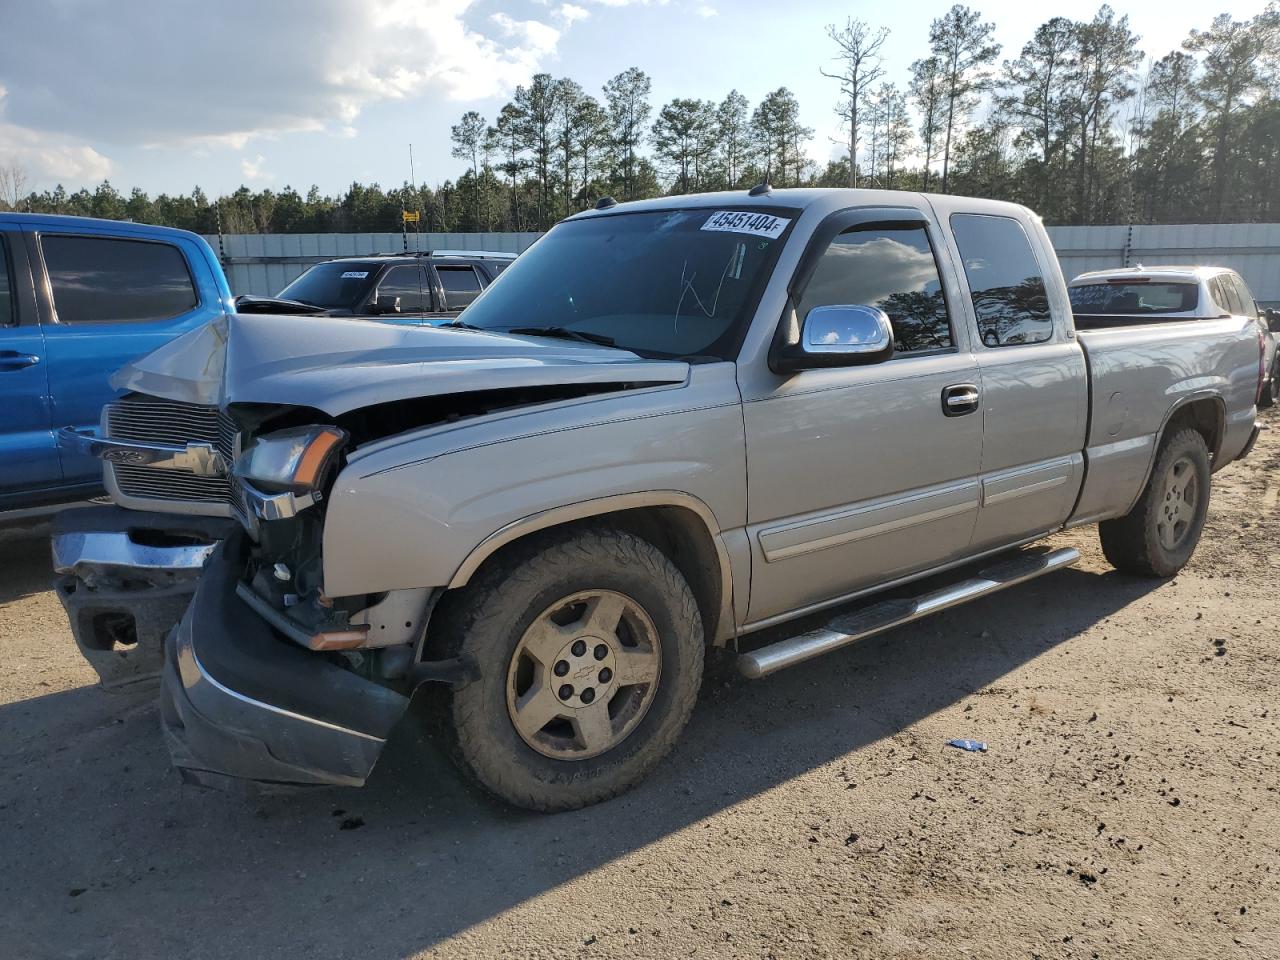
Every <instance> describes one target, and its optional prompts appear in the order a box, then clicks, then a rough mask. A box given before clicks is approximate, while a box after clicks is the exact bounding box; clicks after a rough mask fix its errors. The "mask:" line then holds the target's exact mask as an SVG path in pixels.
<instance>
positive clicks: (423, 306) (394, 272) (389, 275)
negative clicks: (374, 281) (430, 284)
mask: <svg viewBox="0 0 1280 960" xmlns="http://www.w3.org/2000/svg"><path fill="white" fill-rule="evenodd" d="M378 296H379V297H380V298H382V297H399V298H400V312H401V313H426V312H427V311H428V310H430V309H431V293H430V291H429V290H428V289H427V279H426V277H425V276H423V273H422V271H421V270H420V269H419V268H418V265H417V264H412V265H410V266H401V267H392V268H391V269H390V270H388V271H387V272H386V273H384V274H383V275H382V279H381V280H379V281H378Z"/></svg>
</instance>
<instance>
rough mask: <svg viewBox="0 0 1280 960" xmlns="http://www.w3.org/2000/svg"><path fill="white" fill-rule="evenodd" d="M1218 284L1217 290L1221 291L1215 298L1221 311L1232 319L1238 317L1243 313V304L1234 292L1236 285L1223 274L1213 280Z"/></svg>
mask: <svg viewBox="0 0 1280 960" xmlns="http://www.w3.org/2000/svg"><path fill="white" fill-rule="evenodd" d="M1214 280H1215V282H1216V283H1217V284H1218V289H1219V290H1221V291H1222V293H1221V295H1220V296H1219V297H1218V298H1217V300H1218V303H1219V304H1220V305H1221V307H1222V309H1224V310H1226V311H1227V313H1229V314H1231V315H1232V316H1233V317H1238V316H1240V315H1241V314H1243V313H1244V304H1243V303H1241V302H1240V294H1239V293H1237V292H1236V285H1235V284H1234V283H1232V282H1231V277H1229V276H1227V275H1226V274H1225V273H1224V274H1221V275H1220V276H1217V277H1215V278H1214Z"/></svg>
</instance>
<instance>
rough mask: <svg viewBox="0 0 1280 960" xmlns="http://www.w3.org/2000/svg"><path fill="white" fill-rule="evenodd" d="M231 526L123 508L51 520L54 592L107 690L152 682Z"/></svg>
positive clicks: (225, 522) (74, 513)
mask: <svg viewBox="0 0 1280 960" xmlns="http://www.w3.org/2000/svg"><path fill="white" fill-rule="evenodd" d="M234 528H235V524H234V523H233V522H232V521H229V520H223V519H219V518H216V517H180V516H174V515H172V514H160V513H155V514H152V513H140V512H138V511H134V510H125V509H123V508H121V507H115V506H102V507H85V508H82V509H77V510H64V511H63V512H62V513H60V514H58V515H57V517H55V518H54V524H53V536H52V541H51V544H52V547H53V566H54V570H55V571H56V572H57V574H58V576H57V577H56V578H55V580H54V589H55V591H56V592H57V594H58V599H59V600H61V601H62V605H63V607H64V608H65V609H66V611H67V618H68V619H69V620H70V621H71V633H72V635H73V636H74V637H75V641H76V646H78V647H79V648H80V652H81V654H83V655H84V658H85V659H86V660H88V661H89V663H90V665H91V666H92V667H93V668H94V670H96V671H97V672H98V677H99V678H100V680H101V683H102V686H103V687H104V688H107V689H120V688H125V687H131V686H134V685H135V684H138V683H140V682H143V681H146V680H152V679H155V678H156V677H157V676H159V674H160V668H161V666H162V664H163V663H164V638H165V636H166V635H167V634H168V633H169V631H170V630H172V629H173V626H174V624H176V623H177V622H178V620H179V618H181V616H182V613H183V611H184V610H186V608H187V605H188V604H189V603H190V602H191V596H192V594H193V593H194V592H195V588H196V581H197V579H198V578H199V576H200V571H201V570H202V569H203V567H204V564H205V562H206V561H207V560H208V559H209V557H210V555H211V554H212V553H213V550H214V548H215V547H216V546H217V544H218V543H220V542H221V541H222V539H223V538H225V537H226V536H227V535H228V534H229V533H231V532H232V530H233V529H234Z"/></svg>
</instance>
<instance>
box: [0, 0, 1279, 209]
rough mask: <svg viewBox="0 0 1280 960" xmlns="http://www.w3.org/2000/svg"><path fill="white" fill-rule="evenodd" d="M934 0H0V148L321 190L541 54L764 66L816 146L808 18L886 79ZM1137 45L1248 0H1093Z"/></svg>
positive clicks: (528, 71)
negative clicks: (845, 40) (1207, 1)
mask: <svg viewBox="0 0 1280 960" xmlns="http://www.w3.org/2000/svg"><path fill="white" fill-rule="evenodd" d="M950 5H951V4H950V0H930V2H905V3H866V2H855V3H833V2H826V0H788V2H785V3H779V2H776V0H774V2H764V0H737V2H734V3H729V2H727V0H360V2H351V0H274V2H265V0H221V2H215V3H208V2H204V3H197V2H192V0H168V2H158V0H39V2H34V0H0V20H2V22H3V23H4V25H5V28H4V29H3V30H0V164H17V165H19V166H21V167H22V168H23V169H24V170H25V171H26V173H27V176H28V179H29V183H30V185H31V186H32V187H33V188H36V189H44V188H46V187H51V186H52V185H53V184H54V183H56V182H59V181H61V182H62V183H64V184H66V185H67V186H68V187H70V188H76V187H79V186H83V185H86V184H93V183H96V182H97V181H99V180H101V179H102V178H103V177H110V179H111V181H112V182H113V183H114V184H115V185H116V186H117V187H118V188H121V189H124V190H127V189H128V188H130V187H133V186H140V187H143V188H144V189H146V190H148V191H149V192H152V193H156V192H159V191H169V192H186V191H188V190H190V189H191V187H192V186H193V185H195V184H199V185H201V186H202V187H204V188H205V189H206V190H207V191H209V192H211V193H216V192H221V191H226V190H231V189H234V188H235V187H237V186H239V185H240V184H241V183H244V184H246V185H248V186H250V187H252V188H255V189H257V188H261V187H272V188H274V189H278V188H280V187H282V186H284V185H285V184H291V185H293V186H295V187H297V188H298V189H299V190H303V191H305V190H306V188H307V187H309V186H310V185H311V184H313V183H314V184H317V185H318V186H319V187H320V188H321V190H322V191H325V192H329V193H336V192H340V191H341V190H342V189H343V188H344V187H345V185H346V184H347V183H349V182H350V181H352V180H360V181H364V182H372V181H377V182H379V183H381V184H383V185H384V186H390V185H395V184H398V183H400V182H401V181H402V180H404V179H407V178H408V174H409V169H408V167H409V164H408V144H409V143H410V142H412V143H413V145H414V155H415V161H416V173H417V179H418V181H419V182H420V183H421V182H424V181H425V182H428V183H435V182H438V181H440V180H443V179H445V178H449V177H453V176H456V175H457V174H458V173H459V172H461V170H462V168H463V165H462V164H461V162H459V161H457V160H454V159H452V158H451V157H450V156H449V146H450V145H449V126H450V125H451V124H452V123H454V122H456V121H457V118H458V117H459V116H460V115H461V114H462V113H463V112H464V111H466V110H478V111H480V113H481V114H483V115H484V116H486V117H487V118H489V119H490V120H492V119H493V117H494V116H495V115H496V113H497V111H498V110H499V109H500V108H501V106H502V104H503V103H504V102H506V100H507V99H508V98H509V97H510V95H511V92H512V91H513V90H514V87H515V85H516V84H518V83H521V82H524V81H526V80H527V79H528V77H529V76H531V75H532V74H533V73H536V72H539V71H546V72H549V73H552V74H554V75H556V76H570V77H572V78H573V79H575V80H577V81H578V82H579V83H581V84H582V85H583V87H585V88H586V89H587V90H588V91H589V92H592V93H595V94H597V95H599V93H600V86H601V85H602V84H603V83H604V81H605V80H607V79H608V78H609V77H611V76H612V75H614V74H616V73H617V72H619V71H620V70H622V69H624V68H626V67H629V66H638V67H640V68H641V69H643V70H645V71H646V72H648V73H649V74H650V76H651V77H652V78H653V102H654V105H655V108H656V107H657V106H658V105H660V104H661V103H662V102H664V101H666V100H668V99H670V98H672V97H676V96H694V97H703V98H708V99H714V100H719V99H720V98H721V97H723V96H724V94H725V93H727V92H728V91H729V90H730V89H732V88H735V87H736V88H737V89H738V90H740V91H741V92H742V93H743V94H745V95H746V96H747V97H748V99H749V100H750V101H751V102H752V104H753V106H754V104H755V103H756V102H757V101H758V100H759V99H760V98H761V96H763V95H764V94H765V93H767V92H769V91H770V90H773V89H775V88H777V87H779V86H784V85H785V86H787V87H790V88H791V89H792V90H793V91H794V92H795V93H796V95H797V96H798V98H799V100H800V103H801V108H802V116H803V120H804V122H805V123H806V124H808V125H809V126H812V127H814V128H815V129H816V130H817V136H816V137H815V138H814V141H813V144H812V145H811V150H810V152H811V154H812V155H813V156H814V158H815V159H818V160H825V159H827V158H828V157H829V156H832V155H835V154H836V153H838V149H837V148H835V147H833V146H832V144H831V142H830V139H829V138H830V137H831V136H834V135H836V134H837V130H836V125H837V121H836V119H835V117H834V115H833V113H832V107H833V105H834V103H835V100H836V89H835V84H834V82H833V81H831V80H827V79H824V78H823V77H822V76H821V75H820V73H819V67H820V66H822V65H824V64H825V63H827V62H828V61H829V58H830V56H831V53H832V44H831V43H830V41H829V40H828V39H827V37H826V36H825V33H824V27H825V25H826V24H828V23H833V22H838V23H843V21H844V19H845V18H846V17H847V16H854V17H858V18H861V19H864V20H867V21H868V22H870V23H872V24H874V25H882V26H885V27H887V28H889V30H890V36H889V41H888V43H887V44H886V46H885V67H886V70H887V76H886V79H888V80H892V81H895V82H897V83H898V84H899V85H900V86H905V84H906V80H907V72H908V67H909V65H910V63H911V61H912V60H915V59H917V58H919V57H921V56H923V55H924V54H925V52H926V47H927V39H928V28H929V22H930V20H932V19H933V18H934V17H936V16H939V15H940V14H941V13H942V12H944V11H945V10H946V9H947V8H948V7H949V6H950ZM970 5H971V6H974V7H976V8H977V9H978V10H980V11H981V12H982V14H983V16H984V18H985V19H987V20H990V21H993V22H994V23H995V24H996V36H997V39H998V40H999V41H1000V42H1001V43H1002V44H1003V45H1004V51H1003V53H1002V59H1003V58H1005V57H1012V56H1016V55H1017V52H1018V50H1019V49H1020V48H1021V46H1022V44H1023V43H1024V42H1026V40H1027V39H1028V38H1029V37H1030V35H1031V32H1032V31H1033V30H1034V29H1035V27H1036V25H1037V24H1039V23H1041V22H1043V21H1044V20H1046V19H1048V18H1049V17H1051V16H1054V15H1064V16H1072V17H1077V18H1086V17H1089V16H1091V15H1092V13H1093V12H1094V11H1095V10H1096V9H1097V7H1096V6H1092V5H1083V4H1081V5H1076V4H1071V5H1068V4H1062V5H1060V6H1045V5H1037V4H1031V3H1026V2H1021V3H1017V2H1011V0H998V2H981V3H971V4H970ZM1115 6H1116V9H1117V11H1118V12H1119V13H1127V14H1128V15H1129V18H1130V23H1131V28H1132V29H1133V30H1134V31H1135V32H1137V33H1138V34H1139V35H1140V36H1141V37H1142V44H1141V46H1142V48H1143V50H1144V51H1145V52H1146V53H1148V54H1150V55H1154V56H1155V57H1157V58H1158V57H1159V56H1162V55H1163V54H1165V53H1167V52H1168V51H1169V50H1172V49H1175V48H1177V47H1178V45H1179V44H1180V43H1181V41H1182V39H1183V38H1184V37H1185V36H1186V34H1187V32H1188V31H1189V30H1190V29H1191V28H1192V27H1199V28H1204V27H1207V26H1208V24H1209V21H1210V20H1211V19H1212V16H1213V15H1214V14H1216V13H1219V12H1229V13H1231V14H1232V15H1233V16H1235V17H1237V18H1241V19H1243V18H1247V17H1250V16H1253V15H1255V14H1256V13H1258V12H1260V11H1261V10H1262V8H1263V6H1264V2H1263V0H1254V2H1251V3H1241V2H1219V3H1217V4H1214V5H1212V6H1205V5H1203V4H1195V3H1187V2H1167V0H1166V2H1160V0H1129V2H1124V0H1121V2H1118V3H1116V4H1115Z"/></svg>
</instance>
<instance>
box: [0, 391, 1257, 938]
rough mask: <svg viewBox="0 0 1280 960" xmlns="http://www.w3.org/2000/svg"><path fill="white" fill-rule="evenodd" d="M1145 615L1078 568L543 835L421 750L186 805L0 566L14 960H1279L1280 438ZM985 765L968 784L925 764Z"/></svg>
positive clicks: (961, 774) (24, 559)
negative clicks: (329, 786)
mask: <svg viewBox="0 0 1280 960" xmlns="http://www.w3.org/2000/svg"><path fill="white" fill-rule="evenodd" d="M1270 423H1271V426H1272V430H1271V432H1270V433H1269V434H1265V433H1264V435H1263V438H1262V441H1261V442H1260V444H1259V447H1258V449H1257V450H1256V451H1255V452H1254V454H1253V456H1252V457H1251V458H1250V460H1248V461H1247V462H1246V463H1244V464H1237V465H1233V466H1231V467H1229V468H1228V469H1227V470H1226V471H1224V472H1223V473H1221V474H1219V475H1218V477H1217V478H1216V483H1215V490H1214V500H1213V508H1212V511H1211V515H1210V522H1209V528H1208V529H1207V531H1206V534H1205V540H1204V542H1203V543H1202V545H1201V548H1200V550H1199V552H1198V553H1197V554H1196V557H1195V559H1194V560H1193V562H1192V563H1191V565H1190V566H1189V567H1188V569H1187V570H1186V571H1185V572H1184V573H1183V574H1182V575H1181V576H1179V577H1178V578H1177V579H1175V580H1173V581H1170V582H1167V583H1153V582H1147V581H1140V580H1134V579H1129V578H1126V577H1123V576H1120V575H1117V574H1115V573H1113V572H1111V571H1110V570H1109V569H1108V567H1107V566H1106V564H1105V562H1104V561H1103V559H1102V557H1101V554H1100V552H1099V551H1098V549H1097V546H1096V538H1095V536H1094V532H1093V530H1092V529H1087V530H1084V531H1079V532H1075V533H1072V534H1069V535H1064V536H1062V537H1060V538H1059V539H1060V540H1061V541H1062V542H1064V543H1071V544H1075V545H1078V546H1079V547H1081V549H1082V550H1083V552H1084V554H1085V557H1084V561H1083V563H1082V564H1081V565H1080V566H1079V567H1078V568H1077V569H1074V570H1070V571H1064V572H1061V573H1057V574H1054V575H1052V576H1050V577H1046V578H1045V579H1043V580H1040V581H1037V582H1035V583H1033V584H1030V585H1028V586H1025V587H1021V588H1018V589H1016V590H1014V591H1010V592H1008V593H1005V594H1001V595H999V596H997V597H994V598H991V599H988V600H986V601H983V602H979V603H976V604H973V605H971V606H969V607H968V608H963V609H961V610H959V611H957V612H953V613H950V614H946V615H943V617H941V618H939V619H935V620H933V621H931V622H930V621H926V622H924V623H922V624H918V625H916V626H914V627H911V628H908V629H903V630H899V631H896V632H894V633H891V634H887V635H884V636H882V637H879V638H876V639H873V640H870V641H866V642H864V643H863V644H861V645H860V646H856V647H855V648H852V649H849V650H847V651H844V652H842V653H839V654H836V655H833V656H830V657H827V658H825V659H820V660H818V661H814V662H811V663H810V664H807V665H805V666H802V667H799V668H796V669H794V670H792V671H789V672H786V673H783V674H780V675H778V676H777V677H775V678H773V679H771V680H766V681H759V682H755V683H749V682H746V681H741V680H736V679H734V680H726V679H725V678H724V677H723V676H718V677H716V679H715V680H714V681H713V682H710V683H709V684H708V686H707V687H706V688H704V695H703V697H702V701H701V703H700V706H699V708H698V710H697V712H696V713H695V715H694V718H693V722H692V724H691V727H690V730H689V732H688V733H687V734H686V737H685V740H684V742H683V743H682V745H681V747H680V748H679V749H678V750H677V752H676V753H675V754H674V756H673V757H672V758H671V760H670V761H669V763H668V764H667V765H666V767H665V768H664V769H663V770H662V771H661V772H660V773H659V774H658V775H657V776H655V777H654V778H652V779H651V780H650V781H649V782H648V783H646V784H644V785H643V786H641V787H640V788H639V789H638V790H636V791H634V792H633V793H631V794H629V795H627V796H625V797H623V798H621V799H619V800H615V801H613V802H611V803H607V804H604V805H602V806H599V807H596V808H593V809H590V810H586V811H582V812H579V813H571V814H563V815H560V816H554V817H545V816H536V815H530V814H524V813H520V812H516V811H513V810H510V809H506V808H504V807H502V806H499V805H497V804H495V803H493V802H490V801H488V800H486V799H485V798H484V797H481V796H478V795H477V794H475V793H473V792H472V791H470V790H469V789H468V788H465V787H463V786H462V785H461V784H460V783H459V782H458V780H457V779H456V777H455V776H454V774H453V772H452V770H451V769H450V768H449V767H448V766H447V765H446V764H445V763H444V761H443V760H442V759H441V758H440V757H439V756H438V755H437V754H436V753H435V751H434V748H433V747H432V745H431V743H430V742H429V741H428V740H425V739H424V738H423V736H422V735H421V734H420V733H419V732H418V728H415V724H414V723H413V722H412V721H414V720H417V719H419V717H418V716H417V715H416V714H414V715H411V717H410V718H409V719H410V722H407V723H406V724H405V725H404V727H403V728H402V729H401V731H400V733H401V735H400V736H399V737H398V738H397V739H395V740H394V741H393V743H392V744H391V746H390V747H389V749H388V752H387V754H386V756H385V757H384V760H383V763H382V765H380V766H379V768H378V770H377V771H376V772H375V775H374V777H373V779H372V781H371V782H370V784H369V785H368V787H367V788H365V789H364V790H360V791H324V792H316V793H311V794H305V795H300V796H292V797H276V798H270V799H258V800H245V799H241V798H235V797H228V796H224V795H221V794H217V793H208V792H203V791H200V790H198V789H196V788H193V787H184V786H182V785H180V784H179V782H178V780H177V778H176V776H175V775H174V774H173V773H172V772H171V771H170V770H169V768H168V763H167V757H166V754H165V749H164V745H163V743H162V742H161V738H160V734H159V730H158V728H157V713H156V708H155V706H154V705H153V702H152V700H151V698H149V697H147V696H141V695H137V694H134V695H128V696H121V695H109V694H105V693H102V692H101V691H99V690H97V689H95V688H94V687H93V685H92V681H93V674H92V673H91V671H90V670H89V668H88V667H87V666H86V665H84V664H83V663H81V661H80V659H79V658H78V655H77V654H76V651H75V649H74V647H73V645H72V643H71V639H70V636H69V633H68V631H67V628H66V624H65V621H64V619H63V615H62V611H61V608H60V607H59V606H58V603H57V600H56V599H55V598H54V596H53V594H51V593H50V592H49V591H48V590H47V589H46V584H47V582H48V577H49V568H48V558H47V553H48V551H47V546H46V544H45V542H44V541H43V540H42V539H39V538H38V537H32V536H26V537H23V536H15V535H13V534H9V535H8V536H7V537H4V538H3V539H0V644H2V648H3V650H4V651H5V653H6V655H7V657H8V661H7V669H6V670H5V671H4V673H3V675H0V824H3V830H4V833H3V839H2V840H0V904H2V905H3V906H0V956H3V957H6V958H25V957H76V958H81V957H86V958H87V957H95V958H98V957H119V958H136V957H160V956H165V957H252V958H264V957H308V958H319V957H360V958H373V960H382V958H401V957H409V956H427V957H437V956H440V957H444V956H513V957H559V956H573V957H578V956H581V957H620V956H626V957H628V958H635V957H662V958H667V957H672V956H680V957H851V956H858V957H862V956H867V957H873V956H874V957H885V956H890V957H930V958H933V957H938V956H944V957H954V956H969V957H991V958H1005V957H1045V958H1049V957H1126V958H1128V957H1159V958H1163V960H1171V958H1192V957H1194V958H1203V957H1211V956H1213V957H1219V956H1239V957H1276V956H1280V671H1277V657H1276V650H1277V642H1278V641H1280V591H1278V575H1280V417H1276V416H1274V415H1273V416H1272V417H1270ZM951 737H976V738H979V739H982V740H985V741H987V742H988V743H989V744H990V750H989V752H987V753H985V754H970V753H964V752H961V751H959V750H954V749H949V748H947V747H946V746H944V744H945V741H946V740H947V739H949V738H951Z"/></svg>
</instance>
